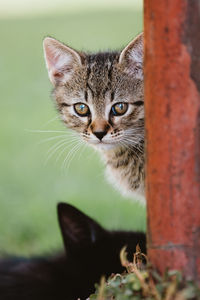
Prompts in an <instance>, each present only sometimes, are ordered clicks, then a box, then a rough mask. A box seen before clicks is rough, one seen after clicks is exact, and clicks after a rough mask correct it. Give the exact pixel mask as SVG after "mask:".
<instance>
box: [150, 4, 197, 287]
mask: <svg viewBox="0 0 200 300" xmlns="http://www.w3.org/2000/svg"><path fill="white" fill-rule="evenodd" d="M144 2H145V3H144V13H145V15H144V19H145V21H144V29H145V30H144V32H145V109H146V137H147V145H146V151H147V179H146V190H147V210H148V212H147V213H148V255H149V258H150V260H151V262H152V263H153V264H154V265H155V266H156V267H157V268H158V270H160V271H161V272H163V271H164V270H165V269H166V268H167V267H168V268H170V269H179V270H183V272H184V274H185V275H186V276H189V277H192V278H193V279H195V280H198V281H199V282H200V1H199V0H167V1H162V0H145V1H144Z"/></svg>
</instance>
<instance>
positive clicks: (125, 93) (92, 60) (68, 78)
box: [44, 34, 144, 149]
mask: <svg viewBox="0 0 200 300" xmlns="http://www.w3.org/2000/svg"><path fill="white" fill-rule="evenodd" d="M44 54H45V60H46V66H47V69H48V74H49V78H50V81H51V83H52V84H53V86H54V91H53V96H54V98H55V100H56V103H57V107H58V110H59V112H60V113H61V116H62V119H63V121H64V123H65V124H66V125H67V127H68V128H71V129H74V130H75V131H77V132H78V133H79V134H80V136H81V137H82V138H83V139H84V140H85V141H87V142H88V143H90V144H91V145H93V146H96V147H97V148H99V149H110V148H113V147H119V146H126V145H128V146H129V145H131V146H134V144H138V143H143V140H144V108H143V104H144V93H143V34H140V35H139V36H137V37H136V38H135V39H134V40H133V41H131V42H130V43H129V44H128V45H127V46H126V47H125V48H124V49H123V50H122V51H121V52H102V53H96V54H86V53H83V52H79V51H76V50H74V49H72V48H70V47H68V46H66V45H64V44H62V43H60V42H59V41H57V40H55V39H53V38H50V37H47V38H45V39H44Z"/></svg>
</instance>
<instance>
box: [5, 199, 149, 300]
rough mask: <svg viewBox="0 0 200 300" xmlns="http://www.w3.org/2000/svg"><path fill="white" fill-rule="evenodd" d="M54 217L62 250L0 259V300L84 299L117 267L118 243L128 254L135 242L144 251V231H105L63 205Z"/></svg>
mask: <svg viewBox="0 0 200 300" xmlns="http://www.w3.org/2000/svg"><path fill="white" fill-rule="evenodd" d="M58 218H59V223H60V228H61V231H62V236H63V240H64V244H65V251H66V253H63V254H60V255H57V256H53V257H48V258H43V257H41V258H32V259H25V258H6V259H2V260H0V299H1V300H18V299H19V300H25V299H26V300H33V299H34V300H47V299H48V300H62V299H63V300H64V299H65V300H72V299H78V298H81V299H86V298H87V297H88V296H89V295H90V294H91V293H92V292H93V291H94V284H95V283H96V282H99V280H100V278H101V276H103V275H105V276H109V275H110V274H111V273H118V272H122V271H123V267H122V266H121V264H120V259H119V253H120V250H121V248H122V247H123V246H124V245H127V251H128V255H129V258H130V259H132V255H133V253H134V252H135V248H136V245H137V243H139V244H140V247H141V249H142V251H143V252H146V237H145V234H144V233H139V232H138V233H137V232H123V231H108V230H105V229H103V228H102V227H101V226H100V225H98V224H97V223H96V222H95V221H93V220H92V219H91V218H89V217H88V216H86V215H85V214H83V213H82V212H80V211H79V210H77V209H76V208H74V207H73V206H71V205H68V204H59V205H58Z"/></svg>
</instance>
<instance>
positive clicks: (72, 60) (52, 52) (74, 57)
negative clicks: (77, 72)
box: [43, 37, 83, 86]
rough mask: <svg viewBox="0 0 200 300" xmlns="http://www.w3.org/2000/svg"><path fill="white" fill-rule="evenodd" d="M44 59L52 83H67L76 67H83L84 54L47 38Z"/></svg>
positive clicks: (44, 43) (44, 44)
mask: <svg viewBox="0 0 200 300" xmlns="http://www.w3.org/2000/svg"><path fill="white" fill-rule="evenodd" d="M43 48H44V57H45V61H46V66H47V70H48V74H49V78H50V81H51V83H52V84H53V85H54V86H55V85H56V84H57V83H60V82H66V81H67V80H69V79H70V77H71V75H72V73H73V70H74V68H75V67H76V66H80V65H82V60H83V54H80V53H78V52H77V51H75V50H73V49H72V48H70V47H68V46H66V45H64V44H62V43H60V42H58V41H57V40H55V39H53V38H50V37H47V38H45V39H44V41H43Z"/></svg>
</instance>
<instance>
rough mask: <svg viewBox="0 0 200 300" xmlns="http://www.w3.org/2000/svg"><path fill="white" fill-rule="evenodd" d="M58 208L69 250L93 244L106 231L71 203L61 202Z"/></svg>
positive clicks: (63, 235)
mask: <svg viewBox="0 0 200 300" xmlns="http://www.w3.org/2000/svg"><path fill="white" fill-rule="evenodd" d="M57 210H58V220H59V224H60V228H61V232H62V237H63V241H64V244H65V249H66V251H67V252H69V251H71V252H75V251H76V250H77V249H80V247H82V248H84V246H86V247H87V246H89V245H91V244H92V243H94V242H95V241H96V240H97V239H98V238H99V237H100V236H101V235H102V234H105V232H106V231H105V230H104V229H103V228H102V227H101V226H100V225H99V224H98V223H96V222H95V221H94V220H92V219H91V218H90V217H88V216H86V215H85V214H84V213H83V212H81V211H80V210H78V209H77V208H75V207H74V206H72V205H70V204H67V203H59V204H58V206H57Z"/></svg>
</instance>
